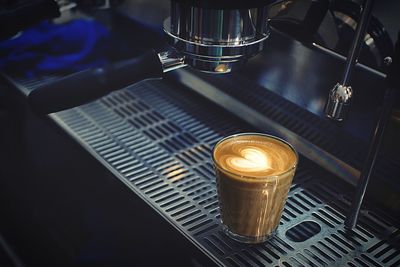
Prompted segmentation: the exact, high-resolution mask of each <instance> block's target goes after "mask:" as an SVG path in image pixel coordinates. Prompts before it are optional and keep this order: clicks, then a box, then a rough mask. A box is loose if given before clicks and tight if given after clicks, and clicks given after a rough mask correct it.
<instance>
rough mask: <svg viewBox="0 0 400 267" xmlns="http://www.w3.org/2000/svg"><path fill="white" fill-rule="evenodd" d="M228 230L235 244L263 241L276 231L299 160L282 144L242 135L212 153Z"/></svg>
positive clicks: (260, 136) (228, 139)
mask: <svg viewBox="0 0 400 267" xmlns="http://www.w3.org/2000/svg"><path fill="white" fill-rule="evenodd" d="M212 157H213V161H214V168H215V172H216V179H217V191H218V200H219V205H220V211H221V220H222V224H223V228H224V231H225V232H226V233H227V234H228V235H229V236H231V237H232V238H234V239H235V240H238V241H242V242H247V243H259V242H263V241H265V240H267V239H268V237H270V236H271V234H272V233H273V232H274V231H275V230H276V228H277V226H278V224H279V220H280V217H281V214H282V211H283V208H284V205H285V201H286V198H287V194H288V191H289V188H290V186H291V183H292V179H293V176H294V173H295V170H296V166H297V161H298V156H297V153H296V151H295V150H294V148H293V147H292V146H291V145H290V144H288V143H287V142H285V141H284V140H282V139H279V138H277V137H274V136H271V135H266V134H260V133H243V134H237V135H232V136H229V137H226V138H224V139H222V140H221V141H219V142H218V143H217V144H216V145H215V147H214V149H213V152H212Z"/></svg>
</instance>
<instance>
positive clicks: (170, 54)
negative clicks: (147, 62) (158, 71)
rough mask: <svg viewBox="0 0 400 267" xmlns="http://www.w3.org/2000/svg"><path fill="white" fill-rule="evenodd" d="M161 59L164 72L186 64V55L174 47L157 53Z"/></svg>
mask: <svg viewBox="0 0 400 267" xmlns="http://www.w3.org/2000/svg"><path fill="white" fill-rule="evenodd" d="M157 55H158V58H159V59H160V62H161V65H162V69H163V72H164V73H166V72H169V71H171V70H176V69H179V68H182V67H185V66H186V63H185V57H184V56H183V55H182V54H179V53H178V52H176V51H175V50H174V49H169V50H167V51H162V52H160V53H158V54H157Z"/></svg>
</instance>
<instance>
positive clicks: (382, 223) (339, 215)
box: [51, 81, 400, 266]
mask: <svg viewBox="0 0 400 267" xmlns="http://www.w3.org/2000/svg"><path fill="white" fill-rule="evenodd" d="M207 103H209V102H207V101H206V100H204V99H201V98H198V97H197V98H196V97H194V95H193V93H190V92H189V91H186V90H185V89H184V88H179V87H176V85H169V84H168V83H166V82H165V81H164V82H163V81H153V82H143V83H141V84H138V85H136V86H133V87H130V88H128V89H126V90H122V91H119V92H115V93H113V94H112V95H110V96H107V97H105V98H103V99H102V100H99V101H96V102H94V103H91V104H87V105H85V106H82V107H79V108H74V109H72V110H67V111H63V112H59V113H56V114H53V115H51V118H52V119H54V120H55V121H56V122H57V123H58V124H59V125H60V126H61V127H62V128H64V129H65V130H66V131H67V132H68V133H69V134H70V135H71V136H72V137H74V138H75V139H76V140H77V141H78V142H79V143H80V144H81V145H82V146H83V147H84V148H86V149H87V151H89V152H90V153H91V154H92V155H93V156H95V157H96V158H97V159H98V160H99V161H100V162H101V163H102V164H104V166H106V167H107V168H108V169H109V170H110V171H112V173H114V174H115V176H116V177H118V178H119V179H120V180H121V181H122V182H123V183H125V184H126V185H127V186H128V187H129V188H130V189H131V190H132V191H133V192H135V193H136V194H138V195H139V196H141V197H142V198H143V200H144V201H145V202H146V203H148V204H149V205H151V206H152V207H153V208H154V209H155V210H156V211H157V212H158V213H159V214H160V215H161V216H162V217H163V218H164V219H166V220H167V221H169V222H170V223H171V224H172V225H173V226H174V227H175V228H176V229H177V231H179V232H180V233H181V234H183V235H184V236H186V237H187V238H188V239H189V240H190V241H192V242H193V243H194V244H195V245H196V246H197V247H198V248H199V249H200V250H201V251H203V252H204V253H205V254H206V255H208V256H209V257H210V258H212V259H213V260H214V261H215V263H216V264H219V265H228V266H254V265H270V266H345V265H346V266H369V265H376V266H398V264H399V263H400V253H399V251H400V248H399V241H400V230H399V229H398V225H399V222H398V221H397V220H395V219H394V218H390V216H388V215H386V214H383V213H382V212H380V211H376V210H369V209H364V210H363V211H362V213H361V218H360V224H359V225H358V226H357V227H356V228H355V229H353V230H351V231H346V230H345V229H344V225H343V221H344V218H345V217H344V212H345V210H347V209H348V205H349V203H350V200H349V199H350V194H349V191H348V189H346V187H345V186H344V185H342V184H341V183H338V182H337V181H336V180H335V178H334V177H333V176H332V175H331V174H329V173H327V172H325V171H323V170H322V169H321V168H319V167H318V166H317V165H315V164H313V163H311V162H310V161H308V160H307V159H305V158H303V157H301V159H300V165H299V169H298V171H297V174H296V177H295V180H294V184H293V186H292V187H291V190H290V193H289V198H288V202H287V205H286V207H285V210H284V212H283V217H282V221H281V223H280V226H279V229H278V232H277V235H276V236H275V237H274V238H272V239H271V240H269V241H267V242H265V243H263V244H259V245H245V244H241V243H238V242H235V241H232V240H231V239H229V238H228V237H227V236H225V235H224V234H223V233H222V230H221V224H220V221H219V210H218V201H217V196H216V190H215V181H214V174H213V169H212V165H211V158H210V151H211V148H212V146H213V145H214V144H215V143H216V142H217V140H219V139H220V138H221V137H223V136H226V135H228V134H232V133H234V132H241V131H251V130H252V128H251V127H250V126H249V125H246V124H243V123H242V122H240V121H238V120H236V119H235V118H234V117H232V116H231V115H229V114H228V113H226V112H224V111H223V110H221V109H218V108H216V107H215V106H212V105H209V104H207ZM331 179H333V180H331ZM330 181H334V182H330Z"/></svg>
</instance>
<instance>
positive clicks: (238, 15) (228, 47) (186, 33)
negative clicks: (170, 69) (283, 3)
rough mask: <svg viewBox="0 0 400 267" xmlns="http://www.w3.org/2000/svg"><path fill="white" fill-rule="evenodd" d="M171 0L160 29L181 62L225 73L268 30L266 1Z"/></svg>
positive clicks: (259, 45)
mask: <svg viewBox="0 0 400 267" xmlns="http://www.w3.org/2000/svg"><path fill="white" fill-rule="evenodd" d="M246 2H247V3H246V4H244V3H236V2H235V1H231V2H228V1H188V0H172V1H171V14H170V17H169V18H167V19H166V20H165V21H164V32H165V33H166V35H167V37H168V41H169V44H170V45H171V46H172V49H175V50H176V51H178V53H179V54H181V55H182V56H183V57H184V62H185V64H187V65H189V66H191V67H193V68H195V69H197V70H200V71H205V72H210V73H227V72H231V71H232V70H235V69H237V68H239V67H240V66H242V65H243V63H244V62H246V60H247V59H248V58H250V57H252V56H254V55H256V54H257V53H259V52H260V51H262V50H263V48H264V43H265V40H266V39H267V38H268V36H269V33H270V30H269V25H268V18H267V1H246Z"/></svg>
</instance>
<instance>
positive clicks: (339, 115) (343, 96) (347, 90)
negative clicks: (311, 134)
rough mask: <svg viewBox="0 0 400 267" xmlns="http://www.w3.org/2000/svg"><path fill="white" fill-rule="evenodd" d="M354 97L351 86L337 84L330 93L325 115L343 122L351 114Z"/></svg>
mask: <svg viewBox="0 0 400 267" xmlns="http://www.w3.org/2000/svg"><path fill="white" fill-rule="evenodd" d="M352 96H353V89H351V86H346V85H342V84H339V83H337V84H336V85H335V86H334V87H333V89H332V90H331V91H330V92H329V97H328V100H327V101H326V107H325V115H326V116H327V117H328V118H330V119H332V120H336V121H342V120H343V119H344V118H345V116H346V115H347V114H348V113H349V110H350V104H351V98H352Z"/></svg>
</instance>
